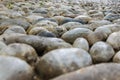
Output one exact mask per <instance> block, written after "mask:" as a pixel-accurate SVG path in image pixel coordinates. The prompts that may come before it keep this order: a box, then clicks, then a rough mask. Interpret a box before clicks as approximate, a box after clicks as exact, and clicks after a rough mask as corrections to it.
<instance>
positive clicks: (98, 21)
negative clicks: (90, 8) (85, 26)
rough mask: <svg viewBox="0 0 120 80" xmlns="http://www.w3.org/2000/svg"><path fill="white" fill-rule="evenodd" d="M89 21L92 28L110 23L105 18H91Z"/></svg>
mask: <svg viewBox="0 0 120 80" xmlns="http://www.w3.org/2000/svg"><path fill="white" fill-rule="evenodd" d="M89 23H90V25H89V26H90V27H91V28H93V29H96V28H98V27H100V26H104V25H109V24H112V23H111V22H109V21H107V20H97V21H96V20H93V21H91V22H89Z"/></svg>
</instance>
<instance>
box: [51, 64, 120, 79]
mask: <svg viewBox="0 0 120 80" xmlns="http://www.w3.org/2000/svg"><path fill="white" fill-rule="evenodd" d="M119 67H120V64H116V63H102V64H98V65H93V66H90V67H87V68H82V69H80V70H78V71H75V72H72V73H68V74H65V75H62V76H60V77H58V78H55V79H51V80H119V79H120V73H119V71H120V68H119ZM111 71H112V72H111ZM114 74H116V75H114Z"/></svg>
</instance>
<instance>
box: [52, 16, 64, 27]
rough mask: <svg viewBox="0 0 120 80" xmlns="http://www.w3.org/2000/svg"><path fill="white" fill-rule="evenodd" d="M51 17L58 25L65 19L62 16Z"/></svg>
mask: <svg viewBox="0 0 120 80" xmlns="http://www.w3.org/2000/svg"><path fill="white" fill-rule="evenodd" d="M52 18H53V19H55V20H56V21H57V23H58V24H59V25H61V24H62V22H63V20H64V19H65V17H64V16H54V17H52Z"/></svg>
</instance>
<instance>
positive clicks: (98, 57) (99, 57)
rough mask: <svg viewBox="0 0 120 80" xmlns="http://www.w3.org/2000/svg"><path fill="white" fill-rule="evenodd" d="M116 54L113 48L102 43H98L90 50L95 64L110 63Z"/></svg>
mask: <svg viewBox="0 0 120 80" xmlns="http://www.w3.org/2000/svg"><path fill="white" fill-rule="evenodd" d="M114 54H115V52H114V49H113V48H112V46H111V45H109V44H107V43H105V42H102V41H100V42H96V43H95V44H94V45H93V46H92V47H91V49H90V55H91V56H92V58H93V61H94V63H98V62H107V61H110V59H111V58H112V57H113V56H114Z"/></svg>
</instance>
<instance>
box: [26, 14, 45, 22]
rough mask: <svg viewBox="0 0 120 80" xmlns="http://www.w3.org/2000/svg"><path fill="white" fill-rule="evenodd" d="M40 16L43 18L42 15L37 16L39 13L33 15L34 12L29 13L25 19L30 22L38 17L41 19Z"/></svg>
mask: <svg viewBox="0 0 120 80" xmlns="http://www.w3.org/2000/svg"><path fill="white" fill-rule="evenodd" d="M41 18H43V17H42V16H39V15H35V14H31V15H29V16H27V17H26V19H27V21H29V22H30V23H34V22H35V21H37V20H38V19H41Z"/></svg>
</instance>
